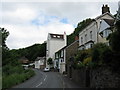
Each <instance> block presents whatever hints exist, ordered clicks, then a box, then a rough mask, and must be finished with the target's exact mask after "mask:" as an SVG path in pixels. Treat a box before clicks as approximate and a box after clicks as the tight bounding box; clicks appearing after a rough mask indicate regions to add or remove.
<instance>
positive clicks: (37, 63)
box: [35, 57, 45, 69]
mask: <svg viewBox="0 0 120 90" xmlns="http://www.w3.org/2000/svg"><path fill="white" fill-rule="evenodd" d="M44 67H45V57H37V58H36V60H35V68H37V69H43V68H44Z"/></svg>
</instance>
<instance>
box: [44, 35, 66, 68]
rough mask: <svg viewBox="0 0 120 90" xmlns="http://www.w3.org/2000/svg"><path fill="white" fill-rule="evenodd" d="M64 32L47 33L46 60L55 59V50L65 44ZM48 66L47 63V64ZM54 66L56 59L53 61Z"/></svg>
mask: <svg viewBox="0 0 120 90" xmlns="http://www.w3.org/2000/svg"><path fill="white" fill-rule="evenodd" d="M66 39H67V38H66V33H64V34H52V33H49V34H48V38H47V49H46V60H48V58H52V60H54V59H55V52H56V51H58V50H60V49H61V48H63V47H64V46H66V44H67V42H66ZM46 65H47V61H46ZM47 66H48V65H47ZM54 67H56V61H54Z"/></svg>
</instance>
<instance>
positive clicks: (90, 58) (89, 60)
mask: <svg viewBox="0 0 120 90" xmlns="http://www.w3.org/2000/svg"><path fill="white" fill-rule="evenodd" d="M91 61H92V57H88V58H85V59H84V61H83V64H85V65H89V63H90V62H91Z"/></svg>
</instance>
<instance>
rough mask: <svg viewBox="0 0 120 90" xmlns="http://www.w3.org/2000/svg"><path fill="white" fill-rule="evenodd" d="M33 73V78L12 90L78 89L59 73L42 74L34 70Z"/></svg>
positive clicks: (77, 86)
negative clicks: (32, 89) (19, 89)
mask: <svg viewBox="0 0 120 90" xmlns="http://www.w3.org/2000/svg"><path fill="white" fill-rule="evenodd" d="M34 71H35V73H36V75H35V76H33V77H32V78H30V79H29V80H27V81H25V82H23V83H21V84H19V85H16V86H14V87H13V88H62V89H64V88H80V87H79V85H77V84H75V83H74V82H73V81H72V80H70V79H69V78H68V77H67V76H66V75H62V74H60V73H59V72H53V71H50V72H43V71H41V70H39V69H34Z"/></svg>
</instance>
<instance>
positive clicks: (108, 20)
mask: <svg viewBox="0 0 120 90" xmlns="http://www.w3.org/2000/svg"><path fill="white" fill-rule="evenodd" d="M103 20H104V21H105V22H106V23H107V24H108V25H110V26H114V20H113V19H103Z"/></svg>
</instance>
